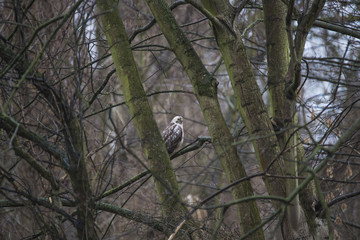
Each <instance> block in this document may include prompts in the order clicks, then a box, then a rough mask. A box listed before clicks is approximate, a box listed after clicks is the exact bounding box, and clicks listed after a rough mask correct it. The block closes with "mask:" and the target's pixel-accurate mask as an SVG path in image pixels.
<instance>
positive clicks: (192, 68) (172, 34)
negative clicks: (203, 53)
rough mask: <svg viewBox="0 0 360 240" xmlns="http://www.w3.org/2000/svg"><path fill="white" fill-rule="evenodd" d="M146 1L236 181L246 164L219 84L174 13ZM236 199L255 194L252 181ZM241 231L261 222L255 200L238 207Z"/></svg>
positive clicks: (155, 0)
mask: <svg viewBox="0 0 360 240" xmlns="http://www.w3.org/2000/svg"><path fill="white" fill-rule="evenodd" d="M147 3H148V5H149V7H150V9H151V12H152V13H153V15H154V17H155V19H156V21H157V23H158V24H159V26H160V28H161V30H162V32H163V34H164V36H165V37H166V39H167V41H168V42H169V45H170V47H171V48H172V49H173V51H174V53H175V55H176V57H177V58H178V60H179V61H180V62H181V64H182V65H183V67H184V69H185V71H186V73H187V75H188V76H189V78H190V81H191V83H192V85H193V88H194V93H195V95H196V98H197V99H198V101H199V104H200V107H201V109H202V113H203V115H204V118H205V121H206V124H207V126H208V129H209V132H210V135H211V139H212V142H213V145H214V148H215V151H216V154H217V155H218V157H219V158H220V161H221V164H222V167H223V168H224V170H225V174H226V176H227V179H228V181H229V182H230V183H231V182H234V181H236V180H238V179H240V178H242V177H245V176H246V173H245V169H244V166H243V165H242V163H241V161H240V159H239V156H238V154H237V151H236V147H235V146H234V140H233V138H232V136H231V134H230V131H229V129H228V127H227V125H226V122H225V120H224V117H223V115H222V113H221V109H220V106H219V102H218V99H217V83H216V80H215V79H214V78H213V77H212V76H211V75H210V74H209V72H208V71H207V70H206V68H205V67H204V65H203V64H202V62H201V60H200V58H199V56H198V55H197V53H196V52H195V50H194V49H193V47H192V45H191V43H190V42H189V40H188V39H187V38H186V36H185V35H184V33H183V32H182V31H181V29H180V28H179V26H178V25H177V23H176V21H175V19H174V16H173V15H172V13H171V11H170V10H169V8H168V6H167V5H166V3H165V2H164V1H163V0H147ZM232 194H233V197H234V199H240V198H244V197H247V196H252V195H253V191H252V188H251V186H250V183H249V182H243V183H241V184H238V185H236V186H234V187H233V188H232ZM237 209H238V213H239V219H240V225H241V230H242V232H243V233H244V234H245V233H248V232H249V231H251V230H253V228H254V227H256V226H258V225H259V224H260V223H261V220H260V216H259V212H258V209H257V206H256V203H255V202H247V203H243V204H241V205H239V206H238V208H237ZM251 238H252V239H263V238H264V235H263V232H262V229H261V228H260V229H259V231H256V232H255V233H254V234H253V235H251Z"/></svg>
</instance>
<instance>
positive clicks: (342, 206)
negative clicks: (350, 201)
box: [341, 203, 347, 212]
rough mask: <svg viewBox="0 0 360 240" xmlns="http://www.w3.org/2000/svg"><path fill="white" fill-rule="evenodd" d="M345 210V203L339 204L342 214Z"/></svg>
mask: <svg viewBox="0 0 360 240" xmlns="http://www.w3.org/2000/svg"><path fill="white" fill-rule="evenodd" d="M346 209H347V204H346V203H343V204H341V210H342V211H343V212H345V211H346Z"/></svg>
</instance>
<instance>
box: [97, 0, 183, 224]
mask: <svg viewBox="0 0 360 240" xmlns="http://www.w3.org/2000/svg"><path fill="white" fill-rule="evenodd" d="M98 7H99V9H100V12H101V14H102V16H101V18H100V19H101V24H102V26H103V28H104V31H105V34H106V38H107V41H108V45H109V46H110V47H111V49H110V51H111V55H112V58H113V61H114V64H115V68H116V72H117V75H118V79H119V81H120V87H121V89H122V91H123V93H124V97H125V102H126V105H127V107H128V108H129V111H130V114H131V116H132V118H133V122H134V125H135V128H136V130H137V132H138V135H139V138H140V141H141V144H142V147H143V150H144V152H145V156H146V158H147V160H148V163H149V168H150V171H151V173H152V175H153V178H154V183H155V188H156V192H157V196H158V197H159V200H160V203H161V209H162V213H163V216H164V218H165V220H166V221H167V222H168V223H169V224H170V225H174V224H176V223H177V221H178V220H180V219H181V218H182V217H184V215H185V212H186V210H185V207H184V206H183V205H181V202H180V194H179V191H178V190H179V189H178V184H177V181H176V177H175V173H174V170H173V168H172V166H171V162H170V158H169V155H168V153H167V150H166V147H165V144H164V141H163V139H162V137H161V134H160V132H159V129H158V127H157V124H156V122H155V120H154V117H153V113H152V110H151V107H150V104H149V102H148V100H147V97H146V93H145V90H144V88H143V85H142V83H141V79H140V76H139V73H138V71H137V68H136V65H135V61H134V57H133V55H132V51H131V47H130V43H129V41H128V36H127V34H126V32H125V28H124V25H123V22H122V19H121V17H120V12H119V10H118V6H117V1H112V0H99V1H98Z"/></svg>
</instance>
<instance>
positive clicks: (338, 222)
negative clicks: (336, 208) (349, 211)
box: [335, 216, 342, 225]
mask: <svg viewBox="0 0 360 240" xmlns="http://www.w3.org/2000/svg"><path fill="white" fill-rule="evenodd" d="M335 224H337V225H342V219H341V218H340V217H339V216H336V219H335Z"/></svg>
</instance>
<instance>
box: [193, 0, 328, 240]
mask: <svg viewBox="0 0 360 240" xmlns="http://www.w3.org/2000/svg"><path fill="white" fill-rule="evenodd" d="M202 2H203V4H204V6H205V9H201V7H200V8H199V9H200V10H202V12H203V14H205V15H206V16H207V17H208V18H209V19H210V20H211V22H212V26H213V30H214V34H215V37H216V40H217V43H218V45H219V48H220V51H221V53H222V55H223V58H224V62H225V65H226V67H227V71H228V74H229V77H230V80H231V83H232V86H233V89H234V94H235V96H236V98H237V106H238V108H239V112H240V114H241V116H242V118H243V120H244V122H245V124H246V127H247V129H248V131H249V133H250V135H251V136H252V137H253V139H254V141H253V146H254V149H255V152H256V155H257V158H258V160H259V162H260V164H261V166H262V168H263V170H264V171H267V172H268V173H270V174H274V175H285V176H287V175H289V176H297V172H298V171H297V162H296V161H297V157H298V156H297V153H298V152H301V151H297V149H296V148H297V137H296V136H297V135H296V134H294V128H293V127H294V125H295V124H294V120H295V119H296V118H295V105H296V94H295V91H296V89H297V87H298V86H299V81H298V79H299V78H300V67H301V64H300V61H301V56H302V53H303V49H304V45H303V44H304V43H305V39H306V35H307V32H308V31H309V29H310V27H311V25H312V22H311V21H314V20H315V19H316V16H317V15H318V13H319V10H320V9H321V8H322V6H321V4H322V5H323V3H321V1H318V2H315V3H314V4H313V8H312V9H313V10H312V13H311V14H308V15H307V17H306V18H307V20H306V23H302V24H300V25H303V26H302V29H300V30H299V31H298V32H297V35H298V37H296V39H295V43H294V44H293V45H291V46H292V47H294V48H293V49H294V53H293V54H291V56H292V61H291V62H290V60H289V59H290V58H289V48H290V47H289V43H288V36H290V37H291V38H292V35H291V32H290V33H289V32H288V31H287V29H291V28H290V26H289V23H288V25H287V24H286V19H287V16H288V14H290V18H289V19H290V25H291V19H292V15H291V13H292V11H288V8H287V7H286V6H285V4H284V3H283V2H282V1H264V15H265V26H266V34H267V58H268V67H269V68H268V75H269V79H268V83H269V89H270V96H271V108H272V115H273V118H274V122H275V123H276V124H277V125H278V126H280V127H281V128H282V130H284V129H286V130H285V131H283V132H282V133H281V134H278V135H275V132H274V128H273V126H272V123H271V121H270V117H269V115H268V113H267V110H266V108H265V104H264V102H263V100H262V97H261V93H260V90H259V87H258V85H257V83H256V79H255V77H254V74H253V70H252V66H251V64H250V62H249V59H248V56H247V53H246V50H245V46H244V44H243V41H242V36H241V33H240V31H239V29H238V28H237V26H236V21H235V17H236V9H235V8H234V7H233V6H231V5H230V3H229V2H228V1H214V0H203V1H202ZM316 4H318V5H316ZM195 5H196V4H195ZM314 6H317V8H316V7H314ZM302 30H304V31H302ZM266 185H267V188H268V191H269V193H270V194H272V195H278V196H283V197H285V196H289V194H290V193H291V192H292V191H293V190H294V189H296V188H297V186H298V182H297V180H296V179H295V180H294V179H292V180H281V179H271V178H267V179H266ZM310 195H311V194H309V195H308V196H310ZM274 206H276V207H280V205H279V204H277V203H276V202H274ZM286 213H287V214H286V215H285V218H284V221H283V223H284V225H283V226H284V234H285V235H284V238H285V239H296V238H298V237H304V238H310V237H311V236H310V233H309V230H308V226H307V224H306V219H305V216H304V214H303V212H302V209H301V206H300V204H299V197H298V195H297V196H296V197H295V198H294V199H293V200H292V202H291V205H290V206H289V207H287V210H286Z"/></svg>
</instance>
